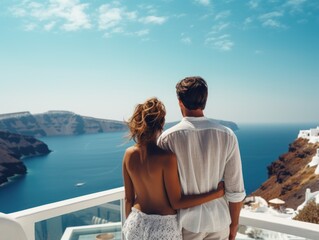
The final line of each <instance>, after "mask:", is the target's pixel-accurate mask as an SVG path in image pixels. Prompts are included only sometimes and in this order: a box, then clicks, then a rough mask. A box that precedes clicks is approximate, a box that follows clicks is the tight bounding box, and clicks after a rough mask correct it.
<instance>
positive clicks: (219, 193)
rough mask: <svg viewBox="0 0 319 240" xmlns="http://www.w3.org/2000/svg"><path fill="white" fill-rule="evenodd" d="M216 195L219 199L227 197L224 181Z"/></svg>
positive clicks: (220, 183)
mask: <svg viewBox="0 0 319 240" xmlns="http://www.w3.org/2000/svg"><path fill="white" fill-rule="evenodd" d="M216 193H217V194H218V196H219V197H223V196H224V195H225V182H224V181H220V182H219V183H218V186H217V189H216Z"/></svg>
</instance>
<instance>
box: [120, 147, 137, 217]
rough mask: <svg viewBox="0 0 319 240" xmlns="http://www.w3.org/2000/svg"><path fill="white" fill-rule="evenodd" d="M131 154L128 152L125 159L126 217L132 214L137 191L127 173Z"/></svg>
mask: <svg viewBox="0 0 319 240" xmlns="http://www.w3.org/2000/svg"><path fill="white" fill-rule="evenodd" d="M129 158H130V154H129V151H128V150H126V152H125V154H124V157H123V178H124V189H125V198H124V200H125V215H126V217H128V215H129V214H130V212H131V209H132V207H133V205H134V201H135V191H134V186H133V182H132V179H131V177H130V175H129V173H128V171H127V168H126V162H127V161H128V160H129Z"/></svg>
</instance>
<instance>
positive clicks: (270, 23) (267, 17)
mask: <svg viewBox="0 0 319 240" xmlns="http://www.w3.org/2000/svg"><path fill="white" fill-rule="evenodd" d="M283 15H284V14H283V12H279V11H273V12H269V13H266V14H263V15H261V16H259V20H260V21H261V22H262V25H263V26H264V27H270V28H286V26H285V25H284V24H282V23H281V22H280V21H279V20H278V18H280V17H282V16H283Z"/></svg>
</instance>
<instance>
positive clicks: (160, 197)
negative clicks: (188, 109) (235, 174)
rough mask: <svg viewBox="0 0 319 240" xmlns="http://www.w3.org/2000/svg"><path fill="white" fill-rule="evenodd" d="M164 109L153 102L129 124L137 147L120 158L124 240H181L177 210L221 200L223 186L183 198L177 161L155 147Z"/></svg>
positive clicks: (140, 109)
mask: <svg viewBox="0 0 319 240" xmlns="http://www.w3.org/2000/svg"><path fill="white" fill-rule="evenodd" d="M165 114H166V111H165V107H164V105H163V104H162V103H161V102H160V101H159V100H158V99H156V98H151V99H149V100H147V101H146V102H145V103H143V104H139V105H137V107H136V108H135V111H134V113H133V116H132V117H131V118H130V119H129V121H128V123H127V124H128V126H129V129H130V138H131V139H133V140H134V141H135V142H136V144H135V145H134V146H132V147H129V148H128V149H126V152H125V154H124V158H123V176H124V186H125V213H126V217H127V220H126V221H125V223H124V226H123V233H124V235H125V237H126V239H127V240H135V239H136V240H137V239H138V240H143V239H145V240H147V239H152V240H153V239H166V240H175V239H176V240H181V239H182V235H181V230H180V229H179V227H178V224H177V216H176V210H177V209H180V208H189V207H194V206H196V205H200V204H203V203H205V202H207V201H211V200H213V199H216V198H220V197H222V196H223V195H224V194H225V192H224V186H223V183H219V185H218V189H217V190H212V191H211V192H209V193H204V194H198V195H182V190H181V186H180V182H179V178H178V170H177V159H176V156H175V155H174V154H173V153H171V152H167V151H164V150H162V149H161V148H159V147H158V146H157V145H156V139H157V137H158V136H159V134H160V133H161V132H162V130H163V126H164V122H165Z"/></svg>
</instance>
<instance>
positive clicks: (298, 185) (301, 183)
mask: <svg viewBox="0 0 319 240" xmlns="http://www.w3.org/2000/svg"><path fill="white" fill-rule="evenodd" d="M317 148H319V143H315V144H313V143H309V142H308V140H307V139H303V138H298V139H297V140H295V141H294V142H293V143H291V144H289V149H288V152H287V153H284V154H283V155H281V156H279V158H278V159H277V160H276V161H274V162H272V163H271V164H270V166H268V180H267V181H266V182H264V183H263V184H262V185H261V187H260V188H259V189H257V190H256V191H255V192H253V193H252V194H251V195H253V196H261V197H263V198H264V199H266V200H267V201H268V200H270V199H272V198H280V199H282V200H284V201H285V202H286V204H285V206H286V207H290V208H294V209H296V208H297V207H298V206H299V205H300V204H301V203H303V202H304V200H305V191H306V189H307V188H310V189H311V191H312V192H313V191H318V190H319V175H315V174H314V171H315V169H316V166H314V167H308V166H307V165H308V163H309V162H310V161H311V160H312V157H313V156H314V155H315V153H316V149H317Z"/></svg>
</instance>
